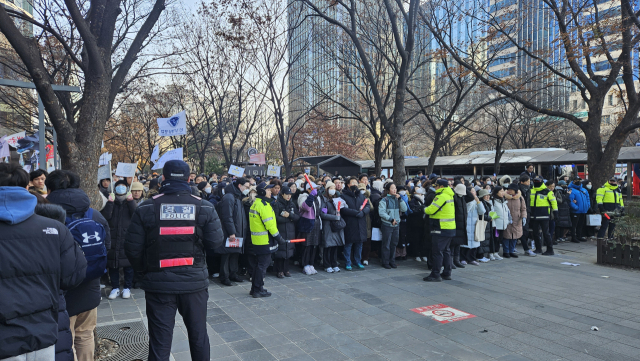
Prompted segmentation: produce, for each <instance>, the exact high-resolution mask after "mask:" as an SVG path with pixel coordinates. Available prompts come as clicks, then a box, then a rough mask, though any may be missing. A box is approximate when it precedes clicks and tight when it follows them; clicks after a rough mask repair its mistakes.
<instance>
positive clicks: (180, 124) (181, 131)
mask: <svg viewBox="0 0 640 361" xmlns="http://www.w3.org/2000/svg"><path fill="white" fill-rule="evenodd" d="M185 134H187V113H185V111H184V110H183V111H181V112H180V113H178V114H176V115H174V116H172V117H170V118H158V135H160V136H161V137H173V136H175V135H185Z"/></svg>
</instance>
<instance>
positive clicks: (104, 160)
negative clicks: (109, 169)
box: [98, 152, 113, 166]
mask: <svg viewBox="0 0 640 361" xmlns="http://www.w3.org/2000/svg"><path fill="white" fill-rule="evenodd" d="M112 157H113V154H111V153H109V152H106V153H102V155H101V156H100V163H98V166H103V165H107V164H109V162H111V158H112Z"/></svg>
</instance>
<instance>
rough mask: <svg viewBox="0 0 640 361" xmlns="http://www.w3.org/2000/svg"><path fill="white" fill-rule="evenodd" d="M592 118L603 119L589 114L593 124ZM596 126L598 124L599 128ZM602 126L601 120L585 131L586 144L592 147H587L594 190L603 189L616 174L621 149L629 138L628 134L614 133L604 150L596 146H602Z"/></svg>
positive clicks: (589, 170)
mask: <svg viewBox="0 0 640 361" xmlns="http://www.w3.org/2000/svg"><path fill="white" fill-rule="evenodd" d="M592 116H595V117H601V116H600V114H594V115H591V114H589V118H590V119H589V122H591V117H592ZM594 124H597V126H596V125H594ZM600 124H601V123H600V121H599V120H598V121H595V122H593V123H591V124H590V126H589V128H587V129H585V130H584V135H585V141H586V143H587V144H590V145H592V146H589V147H587V165H588V167H589V169H588V172H589V175H588V178H589V180H590V181H592V182H593V187H594V188H599V187H602V186H603V185H604V184H605V183H606V182H607V180H608V179H609V178H610V177H612V176H613V175H614V174H615V169H616V163H617V161H618V155H619V154H620V148H622V145H623V144H624V141H625V138H626V137H627V134H622V133H620V132H615V131H614V132H613V134H611V137H610V138H609V140H608V141H607V145H606V146H605V148H604V150H602V148H601V147H597V146H596V144H602V138H601V137H600V127H599V125H600Z"/></svg>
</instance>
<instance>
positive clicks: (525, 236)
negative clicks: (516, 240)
mask: <svg viewBox="0 0 640 361" xmlns="http://www.w3.org/2000/svg"><path fill="white" fill-rule="evenodd" d="M525 219H526V218H525ZM530 221H531V219H527V223H526V224H525V226H524V227H522V237H520V243H522V250H524V251H525V252H526V251H528V250H529V228H530V227H531V225H530V224H529V222H530Z"/></svg>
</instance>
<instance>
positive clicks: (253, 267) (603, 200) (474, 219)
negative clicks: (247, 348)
mask: <svg viewBox="0 0 640 361" xmlns="http://www.w3.org/2000/svg"><path fill="white" fill-rule="evenodd" d="M98 190H99V194H100V195H101V197H102V203H101V205H100V206H99V207H96V209H93V208H91V207H90V203H91V202H90V200H89V197H88V196H87V194H86V193H85V192H84V191H83V190H81V189H80V181H79V177H78V176H77V175H76V174H75V173H73V172H70V171H65V170H56V171H54V172H52V173H51V174H48V173H47V172H45V171H43V170H36V171H34V172H32V173H31V174H27V173H26V172H25V171H24V170H22V168H21V167H20V166H19V165H18V164H13V163H3V164H0V199H1V202H0V204H1V205H2V207H0V220H1V221H2V222H0V227H1V228H2V230H1V231H3V232H2V234H3V237H1V238H0V271H1V273H0V274H1V277H0V288H1V289H2V290H3V291H7V292H10V293H12V294H15V295H16V297H1V298H0V314H1V316H2V320H3V322H0V343H1V344H3V345H4V346H3V347H2V348H0V350H1V351H0V359H5V358H8V359H10V360H12V361H14V360H15V361H17V360H24V359H25V355H28V357H29V358H26V359H35V360H40V359H42V360H52V359H54V356H53V355H55V359H56V361H63V360H73V359H75V360H80V361H86V360H93V357H94V351H95V350H94V339H93V337H94V336H93V330H94V329H95V327H96V321H97V307H98V305H99V304H100V301H101V296H100V295H101V288H106V287H109V288H110V289H111V290H109V295H108V298H109V299H115V298H117V297H122V298H129V297H130V296H131V289H132V288H137V287H139V288H142V289H143V290H144V291H145V298H146V304H147V308H146V310H147V317H148V320H149V335H150V341H149V359H150V360H168V359H169V354H170V346H171V338H172V331H173V322H174V321H173V320H174V319H175V314H176V311H179V312H180V313H181V314H182V316H183V319H184V320H185V324H186V325H187V330H188V333H189V341H190V346H191V356H192V359H194V360H205V359H207V360H208V359H209V345H208V337H207V334H206V323H205V322H206V303H207V300H208V291H207V290H208V283H209V279H211V280H216V279H217V282H220V284H222V285H225V286H234V285H235V284H237V283H241V282H245V281H250V282H251V283H252V286H251V289H250V295H251V296H252V297H255V298H258V297H269V296H270V295H271V293H270V292H269V291H268V290H266V289H265V288H264V278H265V276H266V274H267V272H269V271H270V270H271V271H272V272H273V274H274V275H275V276H276V277H278V278H286V277H292V272H293V270H297V269H299V270H300V272H301V273H303V274H304V275H308V276H312V275H314V274H317V273H318V271H317V270H316V267H318V268H319V269H320V270H322V271H324V272H326V273H336V272H341V271H343V270H346V271H352V270H354V269H359V270H363V269H366V268H367V267H371V266H373V265H374V262H373V260H374V259H377V260H378V261H377V262H375V263H379V267H383V268H385V269H393V268H397V267H398V264H399V263H400V261H404V260H407V259H415V261H417V262H420V263H421V264H424V267H425V269H429V270H431V272H430V274H429V275H428V276H426V277H424V281H428V282H440V281H442V280H450V279H451V277H452V270H453V269H463V268H466V267H468V266H479V265H480V264H481V263H487V262H492V261H501V260H504V259H505V258H507V259H512V258H518V257H519V256H520V255H526V256H530V257H535V256H536V255H538V254H542V255H554V250H553V246H554V245H556V244H558V243H559V242H565V241H571V242H575V243H579V242H585V241H587V237H590V236H595V235H596V232H597V237H599V238H604V237H605V236H608V237H609V238H611V237H613V232H614V227H615V217H617V216H619V215H621V214H622V213H623V212H624V204H623V201H622V195H621V194H620V189H619V185H618V181H617V180H616V179H615V178H611V179H610V180H609V181H608V182H607V183H606V184H604V185H603V186H601V187H598V188H595V187H593V184H592V183H591V182H590V181H589V180H583V179H581V178H580V177H577V176H574V177H572V178H570V179H569V177H568V176H563V177H561V178H560V179H557V180H556V179H554V180H545V179H543V178H542V177H541V176H538V175H536V174H535V173H534V172H533V166H528V167H527V169H526V170H525V171H524V172H523V173H522V174H521V175H520V176H519V177H517V178H516V179H512V178H511V177H510V176H502V177H495V176H494V177H481V178H476V179H465V177H463V176H456V177H454V178H453V179H445V178H442V177H440V176H438V175H436V174H431V175H429V176H426V175H423V174H422V173H420V174H418V175H417V176H416V177H412V178H410V179H408V180H407V181H406V182H403V183H402V184H398V183H394V182H393V180H391V179H386V178H385V177H384V176H383V175H381V176H379V177H378V176H377V175H368V174H359V175H352V176H349V177H342V176H328V175H322V176H317V177H314V176H311V175H306V174H303V173H300V174H296V175H291V176H288V177H283V178H279V177H257V176H256V177H252V176H246V175H245V176H242V177H236V176H232V175H222V176H218V175H216V174H209V175H205V174H199V175H198V174H196V173H194V172H190V168H189V166H188V165H187V164H186V163H184V162H182V161H169V162H167V164H166V165H165V167H164V169H163V171H162V174H160V175H158V174H155V173H153V174H140V175H138V176H135V177H124V178H120V177H117V176H116V175H115V174H113V175H112V176H111V177H110V178H107V179H101V180H99V181H98ZM589 214H596V215H602V224H601V226H600V227H599V229H597V230H596V229H595V228H596V227H589V226H587V224H586V217H587V215H589ZM518 243H519V244H521V246H522V252H520V251H519V250H518V249H517V244H518ZM543 247H545V248H546V249H545V250H544V252H543ZM501 248H502V250H501ZM294 273H295V272H294ZM20 290H28V292H26V293H25V292H19V291H20ZM9 321H10V322H9ZM20 357H22V358H20ZM38 357H41V358H38Z"/></svg>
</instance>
